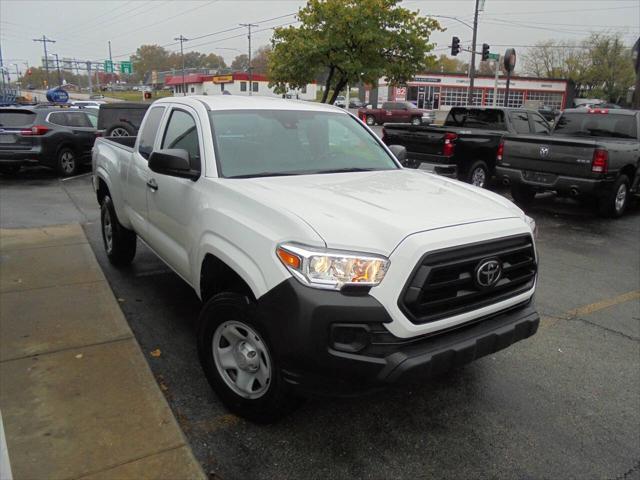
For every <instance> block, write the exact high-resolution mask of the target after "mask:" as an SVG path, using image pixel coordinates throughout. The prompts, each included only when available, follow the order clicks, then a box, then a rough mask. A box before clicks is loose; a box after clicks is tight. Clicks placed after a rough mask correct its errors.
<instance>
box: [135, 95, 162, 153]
mask: <svg viewBox="0 0 640 480" xmlns="http://www.w3.org/2000/svg"><path fill="white" fill-rule="evenodd" d="M163 113H164V107H154V108H152V109H151V110H149V113H148V114H147V119H146V121H145V122H144V128H143V129H142V130H141V131H140V133H139V136H140V141H139V142H138V152H139V153H140V155H141V156H142V157H144V158H146V159H148V158H149V155H151V152H152V151H153V142H154V141H155V139H156V133H157V132H158V127H159V126H160V120H162V114H163Z"/></svg>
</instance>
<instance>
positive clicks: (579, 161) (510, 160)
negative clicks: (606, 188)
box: [500, 135, 596, 178]
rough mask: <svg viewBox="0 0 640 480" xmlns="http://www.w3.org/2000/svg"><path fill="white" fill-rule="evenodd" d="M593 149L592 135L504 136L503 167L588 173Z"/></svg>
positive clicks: (533, 170)
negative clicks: (583, 137) (578, 136)
mask: <svg viewBox="0 0 640 480" xmlns="http://www.w3.org/2000/svg"><path fill="white" fill-rule="evenodd" d="M595 149H596V141H595V140H592V139H584V140H582V139H576V138H563V137H560V136H557V137H550V136H546V135H545V136H539V135H535V136H534V135H532V136H523V135H520V136H518V138H514V137H505V138H504V152H503V156H502V162H501V163H500V165H501V166H503V167H508V168H515V169H518V170H523V172H524V173H523V174H524V175H525V178H526V176H527V173H528V172H531V174H533V173H536V172H538V173H550V174H562V175H564V176H570V177H591V176H592V173H591V160H592V158H593V152H594V150H595Z"/></svg>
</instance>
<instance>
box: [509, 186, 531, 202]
mask: <svg viewBox="0 0 640 480" xmlns="http://www.w3.org/2000/svg"><path fill="white" fill-rule="evenodd" d="M511 196H512V197H513V200H514V201H515V202H516V203H518V204H520V205H530V204H531V203H532V202H533V199H534V198H535V197H536V191H535V190H534V189H533V188H531V187H529V186H528V185H520V184H516V185H513V186H512V187H511Z"/></svg>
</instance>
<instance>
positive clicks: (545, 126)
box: [529, 113, 551, 134]
mask: <svg viewBox="0 0 640 480" xmlns="http://www.w3.org/2000/svg"><path fill="white" fill-rule="evenodd" d="M529 117H531V124H532V125H533V133H542V134H548V133H549V132H550V131H551V128H550V127H549V123H548V122H547V121H546V120H545V119H544V117H543V116H542V115H538V114H537V113H530V114H529Z"/></svg>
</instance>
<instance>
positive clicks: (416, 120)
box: [411, 117, 422, 127]
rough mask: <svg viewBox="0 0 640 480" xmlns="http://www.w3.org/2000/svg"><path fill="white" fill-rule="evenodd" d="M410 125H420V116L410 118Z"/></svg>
mask: <svg viewBox="0 0 640 480" xmlns="http://www.w3.org/2000/svg"><path fill="white" fill-rule="evenodd" d="M411 125H414V126H416V127H417V126H418V125H422V119H421V118H420V117H413V118H412V119H411Z"/></svg>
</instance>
